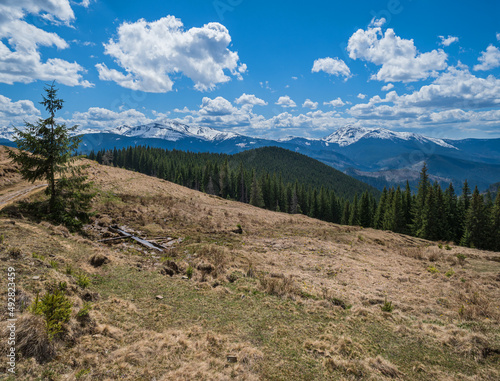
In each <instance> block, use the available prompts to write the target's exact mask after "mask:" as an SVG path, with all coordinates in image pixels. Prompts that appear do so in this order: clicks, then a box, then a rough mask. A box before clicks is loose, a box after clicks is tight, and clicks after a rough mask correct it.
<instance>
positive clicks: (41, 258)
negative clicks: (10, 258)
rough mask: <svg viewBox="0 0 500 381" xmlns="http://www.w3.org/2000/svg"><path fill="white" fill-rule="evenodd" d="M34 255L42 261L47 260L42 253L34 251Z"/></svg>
mask: <svg viewBox="0 0 500 381" xmlns="http://www.w3.org/2000/svg"><path fill="white" fill-rule="evenodd" d="M32 256H33V258H35V259H39V260H41V261H45V257H44V256H43V255H41V254H37V253H33V254H32Z"/></svg>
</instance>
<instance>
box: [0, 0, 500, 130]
mask: <svg viewBox="0 0 500 381" xmlns="http://www.w3.org/2000/svg"><path fill="white" fill-rule="evenodd" d="M499 20H500V4H499V2H497V1H484V0H483V1H476V2H474V4H471V3H468V4H467V5H465V4H462V3H460V2H457V1H439V2H436V1H426V0H399V1H398V0H385V1H373V0H372V1H356V2H346V1H316V0H310V1H308V2H290V1H274V2H271V4H269V2H267V1H261V0H252V1H250V0H203V1H201V0H196V1H189V0H185V1H149V0H143V1H140V2H137V1H129V2H127V1H123V0H122V1H114V0H113V1H102V0H84V1H75V2H73V1H68V0H38V1H35V0H15V1H14V0H3V1H2V2H1V3H0V128H5V127H9V126H12V125H15V126H22V125H23V121H25V120H26V121H32V120H36V118H38V117H44V116H45V115H46V114H45V112H44V110H43V109H42V108H41V107H40V105H39V103H38V102H39V101H40V100H41V94H42V92H43V86H44V84H45V83H50V82H51V81H52V80H55V81H56V83H57V86H58V88H59V89H60V91H59V94H60V96H61V97H62V98H63V99H64V100H65V102H66V103H65V107H64V109H63V110H62V112H61V114H60V117H61V119H63V120H64V121H66V122H67V123H69V124H78V125H80V126H81V128H83V129H86V128H97V129H111V128H113V127H117V126H119V125H122V124H129V125H137V124H141V123H148V122H152V121H160V122H161V121H162V120H165V119H175V120H178V121H181V122H184V123H187V124H190V125H202V126H209V127H214V128H217V129H221V130H230V131H233V132H237V133H242V134H246V135H252V136H266V137H273V138H278V137H284V136H288V135H295V136H307V137H323V136H325V135H328V134H329V133H331V132H332V131H334V130H335V129H336V128H338V127H342V126H345V125H347V124H353V125H360V126H364V127H384V128H389V129H391V130H395V131H412V132H418V133H423V134H425V135H429V136H433V137H440V138H467V137H481V138H483V137H486V138H488V137H491V138H493V137H495V138H499V137H500V21H499Z"/></svg>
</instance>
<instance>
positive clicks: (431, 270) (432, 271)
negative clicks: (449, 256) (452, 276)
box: [427, 266, 439, 274]
mask: <svg viewBox="0 0 500 381" xmlns="http://www.w3.org/2000/svg"><path fill="white" fill-rule="evenodd" d="M427 271H428V272H430V273H431V274H437V273H438V272H439V270H438V269H437V268H435V267H434V266H429V267H427Z"/></svg>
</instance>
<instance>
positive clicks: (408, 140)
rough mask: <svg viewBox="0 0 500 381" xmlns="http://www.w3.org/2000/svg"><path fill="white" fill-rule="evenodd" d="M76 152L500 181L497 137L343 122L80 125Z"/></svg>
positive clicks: (379, 177)
mask: <svg viewBox="0 0 500 381" xmlns="http://www.w3.org/2000/svg"><path fill="white" fill-rule="evenodd" d="M13 134H14V129H13V128H12V127H8V128H3V129H2V128H0V144H7V145H13V143H12V138H13ZM77 134H80V135H82V136H83V140H82V144H81V145H80V147H79V151H80V152H82V153H87V152H90V151H91V150H94V151H97V150H101V149H110V148H111V149H112V148H124V147H128V146H135V145H148V146H150V147H158V148H167V149H178V150H186V151H187V150H189V151H194V152H215V153H226V154H233V153H237V152H241V151H244V150H248V149H251V148H259V147H264V146H277V147H282V148H286V149H289V150H292V151H297V152H300V153H302V154H304V155H307V156H310V157H312V158H314V159H317V160H319V161H322V162H324V163H326V164H328V165H331V166H333V167H335V168H337V169H339V170H342V171H344V172H345V173H348V174H350V175H351V176H354V177H357V178H358V179H360V180H363V181H365V182H368V183H369V184H371V185H374V186H376V187H379V188H381V187H383V186H384V185H393V184H395V183H397V182H395V180H394V179H395V178H398V176H399V177H400V178H401V182H404V181H406V178H407V176H408V171H410V172H412V173H413V175H414V176H413V178H414V179H417V180H414V182H415V184H416V182H418V172H419V170H420V168H421V167H422V165H423V163H424V161H425V162H427V164H428V167H429V174H431V175H434V176H435V177H434V178H438V179H440V181H441V182H442V183H443V184H444V183H445V182H449V181H453V183H458V184H460V183H461V182H463V180H465V179H468V180H469V182H470V183H471V184H478V185H479V186H480V187H483V188H486V187H487V186H489V185H490V184H492V183H495V182H499V181H500V139H465V140H450V139H438V138H430V137H426V136H424V135H420V134H416V133H411V132H395V131H391V130H388V129H384V128H367V127H360V126H351V125H348V126H344V127H341V128H338V129H337V130H335V131H334V132H333V133H331V134H330V135H328V136H325V137H324V138H320V139H312V138H302V137H286V138H282V139H279V140H270V139H262V138H254V137H249V136H244V135H239V134H235V133H232V132H225V131H219V130H216V129H213V128H210V127H197V126H188V125H185V124H182V123H179V122H176V121H164V122H162V123H149V124H144V125H140V126H128V125H123V126H120V127H117V128H114V129H111V130H108V131H101V130H97V129H85V130H80V131H77Z"/></svg>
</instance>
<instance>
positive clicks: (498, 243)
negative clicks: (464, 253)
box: [490, 189, 500, 251]
mask: <svg viewBox="0 0 500 381" xmlns="http://www.w3.org/2000/svg"><path fill="white" fill-rule="evenodd" d="M490 218H491V242H490V248H491V249H492V250H495V251H500V189H499V190H498V191H497V196H496V198H495V203H494V204H493V208H492V209H491V217H490Z"/></svg>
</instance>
